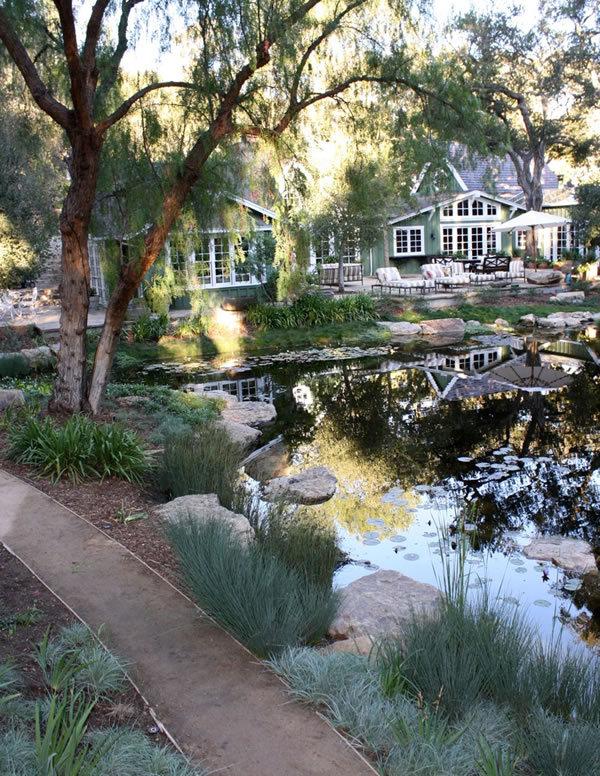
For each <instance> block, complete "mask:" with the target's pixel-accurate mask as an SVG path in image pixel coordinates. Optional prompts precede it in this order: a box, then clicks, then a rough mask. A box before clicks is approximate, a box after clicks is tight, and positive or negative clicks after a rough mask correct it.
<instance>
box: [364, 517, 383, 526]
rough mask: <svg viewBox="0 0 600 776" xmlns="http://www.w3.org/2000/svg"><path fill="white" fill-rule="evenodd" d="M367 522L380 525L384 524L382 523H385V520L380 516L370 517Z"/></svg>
mask: <svg viewBox="0 0 600 776" xmlns="http://www.w3.org/2000/svg"><path fill="white" fill-rule="evenodd" d="M366 523H367V525H379V526H382V525H385V520H382V519H381V518H379V517H370V518H369V519H368V520H367V521H366Z"/></svg>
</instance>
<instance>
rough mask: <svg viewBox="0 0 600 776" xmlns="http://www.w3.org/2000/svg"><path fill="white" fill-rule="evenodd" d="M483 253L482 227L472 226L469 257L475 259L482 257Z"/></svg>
mask: <svg viewBox="0 0 600 776" xmlns="http://www.w3.org/2000/svg"><path fill="white" fill-rule="evenodd" d="M484 253H485V251H484V250H483V227H482V226H473V227H471V253H470V254H469V255H470V256H473V257H474V258H475V257H476V256H483V254H484Z"/></svg>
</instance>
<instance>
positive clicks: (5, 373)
mask: <svg viewBox="0 0 600 776" xmlns="http://www.w3.org/2000/svg"><path fill="white" fill-rule="evenodd" d="M30 371H31V370H30V367H29V361H28V360H27V359H26V358H25V356H24V355H22V354H21V353H0V377H19V376H21V375H26V374H29V372H30Z"/></svg>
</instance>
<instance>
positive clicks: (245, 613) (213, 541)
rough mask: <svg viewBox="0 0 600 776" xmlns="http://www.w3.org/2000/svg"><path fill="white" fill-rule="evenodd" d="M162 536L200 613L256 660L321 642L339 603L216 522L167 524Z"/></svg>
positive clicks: (255, 543) (257, 544)
mask: <svg viewBox="0 0 600 776" xmlns="http://www.w3.org/2000/svg"><path fill="white" fill-rule="evenodd" d="M165 531H166V535H167V538H168V540H169V542H170V544H171V546H172V547H173V548H174V550H175V552H176V553H177V556H178V558H179V562H180V564H181V567H182V569H183V573H184V575H185V578H186V580H187V582H188V583H189V585H190V587H191V588H192V590H193V591H194V594H195V595H196V597H197V598H198V601H199V603H200V605H201V606H202V608H204V609H205V610H206V611H207V612H208V613H209V614H210V615H212V616H213V617H214V618H215V619H216V620H217V621H218V622H219V623H221V625H223V626H224V627H225V628H227V629H228V630H230V631H231V632H232V633H234V634H235V636H236V637H237V638H239V640H240V641H241V642H242V643H243V644H245V645H246V646H247V647H248V649H250V650H251V651H252V652H254V653H255V654H257V655H260V656H264V655H271V654H275V653H277V652H279V651H281V650H282V649H284V648H285V647H287V646H291V645H296V644H308V643H313V642H317V641H319V640H320V639H321V638H323V636H324V635H325V633H326V632H327V628H328V627H329V625H330V623H331V620H332V619H333V617H334V616H335V613H336V610H337V606H338V597H337V594H336V593H334V592H333V591H332V590H331V589H324V588H323V587H321V586H319V585H314V584H312V583H311V582H310V581H309V580H308V579H307V578H306V577H303V576H302V575H300V574H298V573H297V572H296V571H294V570H292V569H289V568H287V566H285V564H284V563H283V562H282V561H281V560H280V559H279V558H278V557H276V556H275V555H273V554H272V553H269V552H267V551H265V549H264V548H263V547H261V546H260V544H259V543H258V542H250V543H248V544H243V543H242V542H241V541H240V540H239V539H237V538H236V537H234V536H233V535H232V533H231V529H230V528H229V527H228V526H226V525H224V524H223V523H221V522H218V521H216V520H213V521H209V522H207V523H204V524H199V523H198V522H197V521H193V520H190V519H189V518H188V519H187V520H186V519H180V520H178V521H175V522H172V523H169V524H168V525H167V526H166V528H165Z"/></svg>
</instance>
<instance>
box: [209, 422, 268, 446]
mask: <svg viewBox="0 0 600 776" xmlns="http://www.w3.org/2000/svg"><path fill="white" fill-rule="evenodd" d="M214 425H215V426H216V427H217V428H222V429H223V431H225V433H226V434H227V436H228V437H229V438H230V439H231V441H232V442H235V443H236V444H238V445H240V446H241V447H242V448H243V449H244V450H247V449H248V448H250V447H253V446H254V445H255V444H256V443H257V441H258V440H259V439H260V436H261V432H260V431H259V430H258V429H257V428H251V427H250V426H247V425H246V424H245V423H235V422H234V421H233V420H225V419H224V418H220V419H219V420H216V421H215V424H214Z"/></svg>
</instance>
